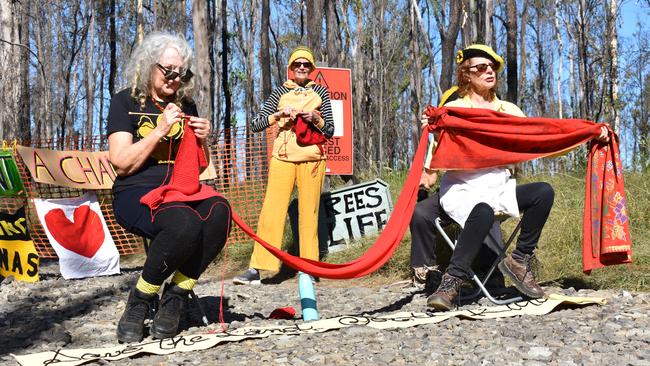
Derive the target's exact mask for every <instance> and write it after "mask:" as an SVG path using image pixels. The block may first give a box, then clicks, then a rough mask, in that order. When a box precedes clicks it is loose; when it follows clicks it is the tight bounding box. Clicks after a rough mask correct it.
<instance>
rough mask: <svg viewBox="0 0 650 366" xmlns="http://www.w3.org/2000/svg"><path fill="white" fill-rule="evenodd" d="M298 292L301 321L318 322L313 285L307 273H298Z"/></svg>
mask: <svg viewBox="0 0 650 366" xmlns="http://www.w3.org/2000/svg"><path fill="white" fill-rule="evenodd" d="M298 291H299V292H300V306H301V307H302V320H304V321H310V320H318V310H317V307H316V295H315V294H314V283H313V282H312V279H311V276H310V275H308V274H307V273H303V272H298Z"/></svg>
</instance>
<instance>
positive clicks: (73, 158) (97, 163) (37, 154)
mask: <svg viewBox="0 0 650 366" xmlns="http://www.w3.org/2000/svg"><path fill="white" fill-rule="evenodd" d="M16 149H17V150H18V153H19V154H20V157H21V158H22V159H23V161H24V162H25V166H27V169H29V173H30V174H31V175H32V178H34V180H35V181H36V182H38V183H46V184H53V185H56V186H61V187H69V188H81V189H111V188H112V187H113V182H114V181H115V177H116V176H117V174H116V173H115V170H114V169H113V166H112V165H111V163H110V162H109V160H108V151H75V150H69V151H57V150H48V149H36V148H32V147H27V146H17V147H16ZM216 177H217V173H216V171H215V169H214V165H213V164H212V162H211V161H210V163H209V164H208V168H207V169H206V170H205V171H203V172H202V173H201V176H200V177H199V179H201V180H205V179H214V178H216Z"/></svg>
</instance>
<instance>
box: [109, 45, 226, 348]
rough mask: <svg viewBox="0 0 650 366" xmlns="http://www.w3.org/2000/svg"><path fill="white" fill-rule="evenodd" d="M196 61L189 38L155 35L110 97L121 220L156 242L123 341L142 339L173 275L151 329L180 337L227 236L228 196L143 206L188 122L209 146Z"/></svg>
mask: <svg viewBox="0 0 650 366" xmlns="http://www.w3.org/2000/svg"><path fill="white" fill-rule="evenodd" d="M191 65H192V51H191V49H190V46H189V44H188V43H187V42H186V41H185V39H183V38H181V37H180V36H177V35H172V34H168V33H152V34H150V35H149V36H147V37H146V38H145V39H144V40H143V41H142V43H141V44H140V45H138V46H137V48H136V49H135V50H134V51H133V54H132V55H131V59H130V61H129V63H128V65H127V75H126V77H125V78H124V80H127V82H128V83H130V84H129V85H127V88H126V89H124V90H122V91H120V92H119V93H117V94H115V95H114V96H113V98H112V99H111V107H110V111H109V114H108V148H109V159H110V161H111V163H112V164H113V166H114V168H115V171H116V172H117V174H118V177H117V179H116V180H115V183H114V185H113V197H114V198H113V209H114V210H115V218H116V219H117V222H118V223H119V224H120V225H122V227H124V228H125V229H126V230H128V231H130V232H132V233H135V234H137V235H141V236H144V237H147V238H150V239H152V242H151V245H150V248H149V251H148V253H147V259H146V261H145V263H144V268H143V270H142V274H141V275H140V278H139V279H138V282H137V284H136V285H135V287H134V288H133V289H132V290H131V293H130V294H129V298H128V301H127V304H126V308H125V310H124V313H123V314H122V317H121V319H120V321H119V323H118V326H117V339H118V340H119V341H121V342H139V341H141V340H142V338H143V330H144V321H145V318H146V317H147V316H148V314H149V312H150V310H151V309H152V308H153V307H152V305H153V303H154V300H156V299H157V298H158V291H159V290H160V287H161V285H162V284H163V282H164V281H165V280H166V279H167V278H168V277H169V276H172V275H173V277H172V279H171V284H170V285H169V286H167V287H166V288H165V290H164V291H163V294H162V297H161V299H160V306H159V309H158V311H157V313H156V315H155V317H154V319H153V324H152V326H151V332H150V333H151V334H152V335H153V336H154V337H155V338H159V339H163V338H169V337H173V336H175V335H176V332H177V330H178V324H179V320H180V314H181V312H182V310H183V307H184V304H185V300H186V299H187V296H188V294H189V293H190V291H191V290H192V287H193V286H194V285H195V284H196V282H197V280H198V278H199V276H200V275H201V273H203V271H205V269H206V268H207V266H208V264H210V263H211V262H212V261H213V260H214V258H215V257H216V256H217V254H219V252H220V251H221V249H222V248H223V246H224V244H225V243H226V239H227V238H228V234H229V230H230V205H229V203H228V202H227V201H226V200H225V199H224V198H223V197H211V198H207V199H203V200H199V201H192V202H169V203H165V204H163V205H161V206H160V207H159V208H157V209H156V210H150V208H149V207H147V206H145V205H144V204H142V203H140V198H141V197H142V196H144V195H145V194H147V193H148V192H149V191H151V190H152V189H155V188H157V187H159V186H162V185H163V184H167V183H168V181H169V178H170V177H171V175H172V169H173V166H174V159H175V156H176V153H177V151H178V148H179V145H180V142H181V139H182V138H183V131H184V127H185V124H186V123H187V124H189V126H190V128H192V131H194V134H195V135H196V137H197V138H198V140H199V141H200V142H202V144H203V146H204V150H205V151H207V149H205V139H206V138H207V137H208V136H209V134H210V121H208V120H207V119H205V118H199V117H196V116H197V110H196V105H195V104H194V102H193V101H192V99H191V95H192V90H193V87H194V83H193V82H192V72H191V71H190V66H191Z"/></svg>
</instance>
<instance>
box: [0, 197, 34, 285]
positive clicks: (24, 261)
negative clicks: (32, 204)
mask: <svg viewBox="0 0 650 366" xmlns="http://www.w3.org/2000/svg"><path fill="white" fill-rule="evenodd" d="M38 264H39V257H38V253H37V252H36V248H34V242H33V241H32V240H31V239H30V238H29V233H28V231H27V220H26V219H25V208H24V207H22V208H20V209H19V210H18V211H16V213H13V214H9V213H5V212H0V276H3V277H9V276H14V278H15V279H17V280H19V281H26V282H36V281H38Z"/></svg>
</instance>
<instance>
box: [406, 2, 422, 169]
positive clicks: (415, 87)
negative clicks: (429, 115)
mask: <svg viewBox="0 0 650 366" xmlns="http://www.w3.org/2000/svg"><path fill="white" fill-rule="evenodd" d="M417 6H418V4H417V3H416V2H415V1H414V0H413V1H411V6H410V7H409V9H410V11H409V15H410V20H411V35H410V37H409V38H410V39H411V53H412V54H413V68H412V70H411V71H412V77H411V124H412V127H411V136H410V137H411V141H412V144H411V145H412V147H413V149H415V144H416V142H417V141H419V137H420V133H419V132H420V114H421V113H422V108H423V105H422V60H421V58H420V42H419V39H420V37H419V31H418V20H417V17H416V15H415V12H416V9H415V8H417ZM414 152H415V151H413V153H414ZM413 153H411V154H410V155H411V156H413Z"/></svg>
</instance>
